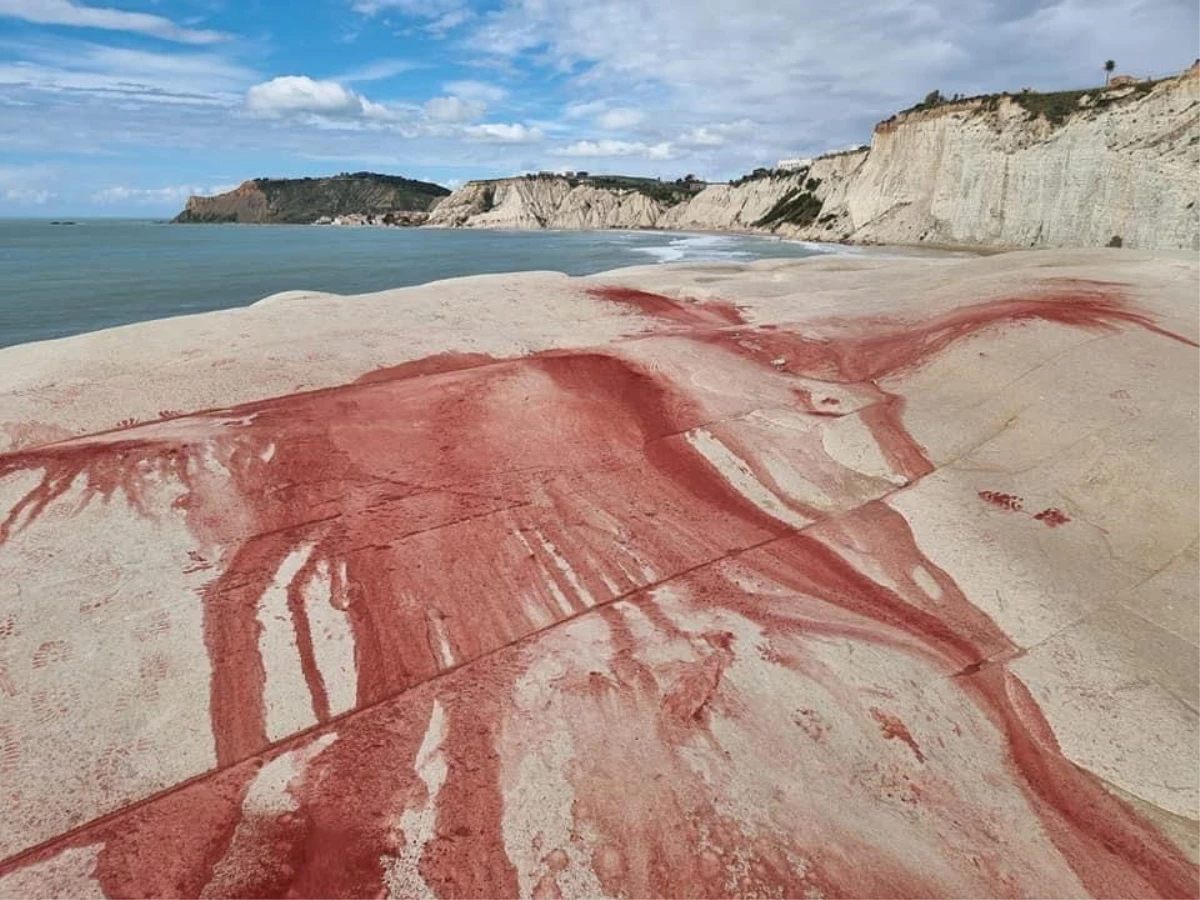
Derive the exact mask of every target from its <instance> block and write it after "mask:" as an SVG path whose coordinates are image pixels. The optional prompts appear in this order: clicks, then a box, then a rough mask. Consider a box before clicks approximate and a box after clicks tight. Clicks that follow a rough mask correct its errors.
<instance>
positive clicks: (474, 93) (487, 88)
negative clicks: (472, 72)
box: [443, 80, 508, 103]
mask: <svg viewBox="0 0 1200 900" xmlns="http://www.w3.org/2000/svg"><path fill="white" fill-rule="evenodd" d="M443 87H444V88H445V89H446V93H448V94H454V95H456V96H458V97H462V98H464V99H466V100H479V101H481V102H483V103H499V102H500V101H501V100H503V99H504V98H505V97H507V96H508V91H507V90H506V89H505V88H502V87H500V85H498V84H489V83H488V82H486V81H470V80H467V81H449V82H447V83H446V84H444V85H443Z"/></svg>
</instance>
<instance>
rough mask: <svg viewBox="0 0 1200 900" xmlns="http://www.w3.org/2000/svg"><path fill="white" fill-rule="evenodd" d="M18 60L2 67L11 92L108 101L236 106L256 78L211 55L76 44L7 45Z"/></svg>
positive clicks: (0, 78) (0, 75)
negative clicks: (88, 96)
mask: <svg viewBox="0 0 1200 900" xmlns="http://www.w3.org/2000/svg"><path fill="white" fill-rule="evenodd" d="M9 47H10V49H13V50H15V51H16V52H18V53H19V54H20V56H21V57H22V58H21V59H20V60H19V61H16V62H7V63H0V85H7V86H10V88H11V89H13V90H15V89H18V88H24V89H28V90H32V91H42V92H45V91H49V92H53V93H64V92H68V93H79V94H95V95H97V96H98V98H102V99H107V100H111V101H123V100H136V101H138V102H145V103H184V104H188V103H198V104H227V105H232V104H234V103H236V102H237V99H238V96H239V95H240V94H241V92H242V91H243V90H244V88H245V85H246V84H248V83H250V82H252V81H253V79H254V72H252V71H251V70H250V69H247V68H245V67H243V66H240V65H238V64H236V63H233V62H230V61H229V60H227V59H225V58H224V57H221V56H217V55H214V54H212V53H156V52H153V51H149V50H131V49H127V48H123V47H107V46H104V45H101V44H93V43H88V42H80V41H63V42H56V43H53V44H45V43H35V44H18V43H13V44H10V45H9Z"/></svg>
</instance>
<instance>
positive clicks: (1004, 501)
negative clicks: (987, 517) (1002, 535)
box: [979, 491, 1025, 512]
mask: <svg viewBox="0 0 1200 900" xmlns="http://www.w3.org/2000/svg"><path fill="white" fill-rule="evenodd" d="M979 499H980V500H983V501H984V502H986V503H990V504H992V506H995V507H996V508H997V509H1007V510H1008V511H1009V512H1020V511H1021V510H1022V509H1023V508H1024V507H1023V505H1022V504H1023V503H1024V502H1025V501H1024V500H1022V499H1021V498H1020V497H1018V496H1017V495H1016V494H1005V493H1002V492H1000V491H980V492H979Z"/></svg>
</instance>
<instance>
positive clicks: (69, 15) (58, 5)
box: [0, 0, 228, 44]
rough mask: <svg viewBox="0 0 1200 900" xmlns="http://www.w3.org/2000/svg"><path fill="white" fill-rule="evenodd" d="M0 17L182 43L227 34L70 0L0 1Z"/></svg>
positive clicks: (222, 37)
mask: <svg viewBox="0 0 1200 900" xmlns="http://www.w3.org/2000/svg"><path fill="white" fill-rule="evenodd" d="M0 17H5V18H11V19H20V20H22V21H24V22H31V23H33V24H35V25H66V26H73V27H77V28H98V29H103V30H106V31H128V32H132V33H134V34H144V35H147V36H149V37H156V38H161V39H163V40H165V41H176V42H179V43H182V44H215V43H217V42H219V41H223V40H225V39H226V38H227V37H228V36H227V35H225V34H222V33H221V32H219V31H208V30H205V29H197V28H185V27H183V26H182V25H176V24H175V23H174V22H172V21H171V20H170V19H167V18H165V17H163V16H156V15H152V14H150V13H140V12H129V11H128V10H123V9H110V8H108V7H101V6H87V5H85V4H83V3H75V2H73V0H0Z"/></svg>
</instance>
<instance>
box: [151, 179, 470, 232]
mask: <svg viewBox="0 0 1200 900" xmlns="http://www.w3.org/2000/svg"><path fill="white" fill-rule="evenodd" d="M255 191H257V193H258V194H260V195H261V197H262V198H264V199H265V208H264V204H263V202H262V201H261V200H251V199H250V198H251V197H252V196H253V195H254V193H255ZM449 193H450V191H448V190H447V189H446V188H444V187H442V186H441V185H439V184H431V183H430V182H427V181H416V180H414V179H411V178H404V177H402V176H399V175H378V174H375V173H373V172H354V173H349V172H344V173H342V174H340V175H335V176H333V177H330V178H256V179H254V181H252V182H249V183H248V184H247V185H243V186H242V187H241V188H239V189H237V190H236V191H231V192H230V193H228V194H221V195H220V196H218V197H210V198H198V199H196V200H193V201H189V203H188V206H187V209H185V210H184V211H183V212H182V213H180V214H179V216H177V217H176V219H175V221H176V222H248V221H252V222H280V223H297V224H302V223H308V222H313V221H315V220H317V219H319V218H321V217H322V216H339V215H348V214H352V213H365V214H368V215H384V214H386V213H390V212H413V211H424V210H428V209H429V208H430V206H432V205H433V203H434V201H435V200H438V199H439V198H441V197H444V196H446V195H447V194H449Z"/></svg>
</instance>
